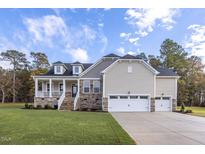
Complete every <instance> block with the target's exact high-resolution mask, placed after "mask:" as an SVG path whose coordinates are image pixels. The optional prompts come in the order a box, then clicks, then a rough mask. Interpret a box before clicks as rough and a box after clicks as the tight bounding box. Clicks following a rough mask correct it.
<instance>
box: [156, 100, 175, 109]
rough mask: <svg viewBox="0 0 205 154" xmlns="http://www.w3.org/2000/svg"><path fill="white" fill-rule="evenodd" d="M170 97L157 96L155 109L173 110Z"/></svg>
mask: <svg viewBox="0 0 205 154" xmlns="http://www.w3.org/2000/svg"><path fill="white" fill-rule="evenodd" d="M171 104H172V103H171V99H170V97H162V98H161V97H156V98H155V111H171Z"/></svg>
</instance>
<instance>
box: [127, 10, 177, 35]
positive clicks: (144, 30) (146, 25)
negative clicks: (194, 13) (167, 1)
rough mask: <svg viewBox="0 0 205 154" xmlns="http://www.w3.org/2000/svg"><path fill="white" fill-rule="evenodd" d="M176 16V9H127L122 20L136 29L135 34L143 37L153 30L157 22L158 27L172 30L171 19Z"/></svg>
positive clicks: (172, 22)
mask: <svg viewBox="0 0 205 154" xmlns="http://www.w3.org/2000/svg"><path fill="white" fill-rule="evenodd" d="M177 14H178V9H168V8H160V9H159V8H153V9H128V10H127V11H126V16H125V18H124V19H125V20H126V21H127V22H128V24H131V25H132V26H134V28H136V30H137V31H136V34H138V35H140V36H141V37H145V36H147V35H148V34H149V33H150V32H152V31H153V30H154V27H155V25H156V23H157V22H159V26H161V27H164V28H166V29H167V30H170V29H172V28H173V25H174V24H175V20H174V19H173V18H174V17H175V16H176V15H177Z"/></svg>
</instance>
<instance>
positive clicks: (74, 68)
mask: <svg viewBox="0 0 205 154" xmlns="http://www.w3.org/2000/svg"><path fill="white" fill-rule="evenodd" d="M80 67H81V66H73V74H80V73H81V69H80Z"/></svg>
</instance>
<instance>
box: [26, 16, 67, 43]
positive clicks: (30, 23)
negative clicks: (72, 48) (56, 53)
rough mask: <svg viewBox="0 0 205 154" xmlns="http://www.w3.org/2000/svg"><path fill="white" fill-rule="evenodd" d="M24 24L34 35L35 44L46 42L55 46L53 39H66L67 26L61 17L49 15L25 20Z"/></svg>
mask: <svg viewBox="0 0 205 154" xmlns="http://www.w3.org/2000/svg"><path fill="white" fill-rule="evenodd" d="M24 24H25V25H26V27H27V30H28V31H29V32H30V33H31V34H32V35H33V41H34V42H46V43H47V45H49V46H53V44H52V39H53V37H55V36H62V37H65V36H66V34H67V26H66V24H65V22H64V20H63V19H62V18H61V17H58V16H55V15H47V16H43V17H40V18H25V19H24Z"/></svg>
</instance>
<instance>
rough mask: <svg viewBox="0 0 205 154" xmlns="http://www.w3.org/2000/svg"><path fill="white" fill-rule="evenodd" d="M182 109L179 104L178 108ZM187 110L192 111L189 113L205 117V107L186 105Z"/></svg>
mask: <svg viewBox="0 0 205 154" xmlns="http://www.w3.org/2000/svg"><path fill="white" fill-rule="evenodd" d="M180 109H181V107H180V106H178V107H177V110H178V111H179V110H180ZM186 110H191V111H192V113H187V114H190V115H195V116H201V117H205V107H185V111H186Z"/></svg>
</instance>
